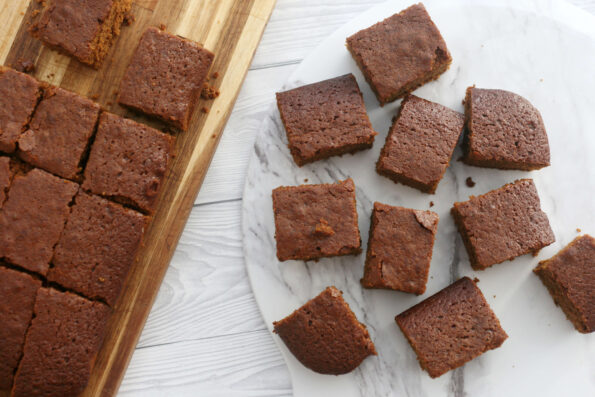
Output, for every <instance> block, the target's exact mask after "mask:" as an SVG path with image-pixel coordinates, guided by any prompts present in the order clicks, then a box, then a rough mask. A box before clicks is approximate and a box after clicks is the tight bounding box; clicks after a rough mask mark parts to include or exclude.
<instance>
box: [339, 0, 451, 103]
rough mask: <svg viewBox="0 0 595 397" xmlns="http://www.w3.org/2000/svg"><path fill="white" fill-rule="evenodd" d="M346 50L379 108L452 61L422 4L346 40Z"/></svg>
mask: <svg viewBox="0 0 595 397" xmlns="http://www.w3.org/2000/svg"><path fill="white" fill-rule="evenodd" d="M347 49H348V50H349V52H351V55H352V56H353V59H355V62H356V63H357V65H358V66H359V68H360V69H361V71H362V73H363V75H364V77H365V78H366V81H367V82H368V84H370V87H371V88H372V90H373V91H374V93H375V94H376V97H377V98H378V101H379V102H380V105H381V106H382V105H384V104H385V103H388V102H392V101H394V100H395V99H399V98H402V97H404V96H405V95H407V94H408V93H410V92H411V91H413V90H415V89H416V88H417V87H419V86H421V85H423V84H425V83H427V82H429V81H432V80H435V79H437V78H438V77H439V76H440V75H441V74H442V73H444V72H445V71H446V70H447V69H448V68H449V66H450V63H451V62H452V58H451V56H450V53H449V52H448V49H447V48H446V43H445V42H444V39H443V38H442V35H441V34H440V31H439V30H438V28H437V27H436V25H435V24H434V22H433V21H432V19H431V18H430V15H428V12H427V11H426V8H425V7H424V5H423V4H422V3H418V4H414V5H412V6H411V7H409V8H406V9H404V10H403V11H401V12H400V13H398V14H395V15H393V16H391V17H389V18H387V19H385V20H384V21H381V22H378V23H377V24H375V25H373V26H370V27H369V28H367V29H364V30H360V31H359V32H357V33H355V34H354V35H352V36H350V37H348V38H347Z"/></svg>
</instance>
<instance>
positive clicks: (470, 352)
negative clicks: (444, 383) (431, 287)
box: [395, 277, 508, 378]
mask: <svg viewBox="0 0 595 397" xmlns="http://www.w3.org/2000/svg"><path fill="white" fill-rule="evenodd" d="M395 320H396V322H397V324H398V325H399V328H401V331H402V332H403V334H404V335H405V337H406V338H407V340H408V341H409V344H410V345H411V347H412V348H413V350H414V351H415V354H416V355H417V359H418V360H419V364H420V366H421V367H422V369H424V370H426V371H427V372H428V374H429V375H430V376H431V377H432V378H436V377H438V376H440V375H443V374H444V373H446V372H448V371H450V370H452V369H455V368H458V367H460V366H462V365H463V364H465V363H466V362H468V361H471V360H472V359H474V358H475V357H477V356H479V355H481V354H483V353H485V352H486V351H488V350H491V349H496V348H497V347H500V345H502V343H503V342H504V341H505V340H506V338H508V335H506V332H504V330H503V329H502V327H501V326H500V321H498V318H497V317H496V315H495V314H494V312H493V311H492V309H491V308H490V306H489V305H488V303H487V302H486V300H485V298H484V296H483V294H482V293H481V290H480V289H479V288H477V285H475V283H474V282H473V281H472V280H471V279H470V278H468V277H463V278H462V279H460V280H458V281H457V282H455V283H454V284H451V285H449V286H448V287H446V288H444V289H443V290H441V291H439V292H438V293H436V294H434V295H432V296H431V297H429V298H427V299H426V300H423V301H421V302H420V303H418V304H417V305H415V306H413V307H411V308H410V309H408V310H406V311H404V312H403V313H401V314H399V315H398V316H397V317H395Z"/></svg>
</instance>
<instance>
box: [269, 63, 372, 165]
mask: <svg viewBox="0 0 595 397" xmlns="http://www.w3.org/2000/svg"><path fill="white" fill-rule="evenodd" d="M277 106H278V107H279V113H280V114H281V119H282V120H283V125H284V126H285V131H286V132H287V140H288V141H289V150H290V151H291V155H292V156H293V159H294V160H295V162H296V164H297V165H299V166H302V165H304V164H306V163H311V162H313V161H316V160H320V159H325V158H328V157H331V156H338V155H342V154H345V153H354V152H356V151H358V150H363V149H368V148H371V147H372V144H373V143H374V137H375V136H376V132H375V131H374V130H373V129H372V124H371V123H370V119H368V114H367V113H366V107H365V105H364V99H363V97H362V93H361V92H360V90H359V87H358V85H357V81H356V80H355V77H354V76H353V75H352V74H346V75H344V76H340V77H335V78H333V79H329V80H324V81H321V82H318V83H314V84H309V85H305V86H302V87H298V88H294V89H293V90H289V91H285V92H278V93H277Z"/></svg>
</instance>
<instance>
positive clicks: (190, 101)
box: [118, 27, 215, 131]
mask: <svg viewBox="0 0 595 397" xmlns="http://www.w3.org/2000/svg"><path fill="white" fill-rule="evenodd" d="M214 57H215V55H213V53H212V52H210V51H209V50H207V49H205V48H203V47H201V46H200V45H199V44H198V43H195V42H194V41H190V40H187V39H184V38H182V37H179V36H174V35H172V34H169V33H167V32H164V31H161V30H159V29H157V28H154V27H151V28H148V29H147V30H146V31H145V33H144V34H143V36H142V37H141V39H140V43H139V44H138V47H137V48H136V51H135V52H134V55H133V56H132V59H131V61H130V64H129V65H128V68H127V69H126V72H125V74H124V78H123V79H122V82H121V83H120V95H119V97H118V102H119V103H120V104H121V105H124V106H128V107H130V108H132V109H135V110H138V111H140V112H143V113H145V114H147V115H149V116H153V117H157V118H159V119H161V120H163V121H165V122H166V123H169V124H171V125H172V126H174V127H177V128H179V129H181V130H183V131H186V130H187V129H188V122H189V121H190V117H191V116H192V112H193V111H194V108H195V106H196V102H197V101H198V98H199V97H200V93H201V91H202V89H203V84H204V83H205V81H206V79H207V74H208V72H209V69H210V67H211V64H212V63H213V58H214Z"/></svg>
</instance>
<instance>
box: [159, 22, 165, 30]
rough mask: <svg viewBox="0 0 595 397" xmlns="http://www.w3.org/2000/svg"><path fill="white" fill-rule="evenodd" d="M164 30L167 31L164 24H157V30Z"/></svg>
mask: <svg viewBox="0 0 595 397" xmlns="http://www.w3.org/2000/svg"><path fill="white" fill-rule="evenodd" d="M165 29H167V26H165V24H164V23H160V24H159V30H165Z"/></svg>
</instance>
